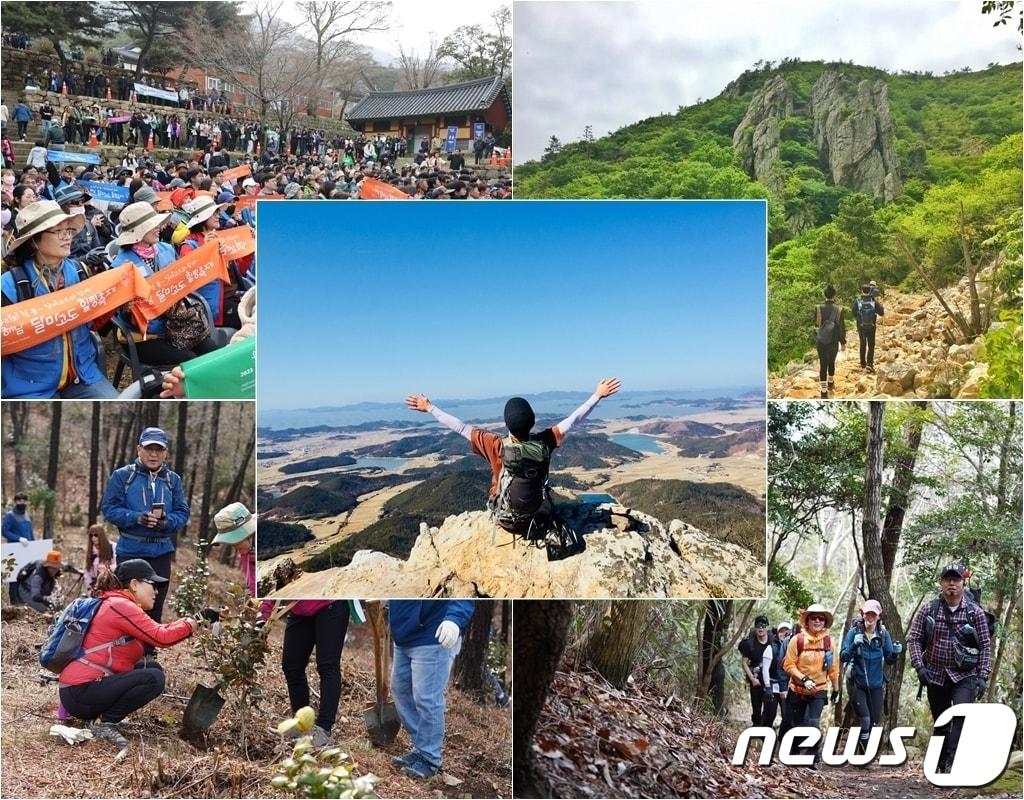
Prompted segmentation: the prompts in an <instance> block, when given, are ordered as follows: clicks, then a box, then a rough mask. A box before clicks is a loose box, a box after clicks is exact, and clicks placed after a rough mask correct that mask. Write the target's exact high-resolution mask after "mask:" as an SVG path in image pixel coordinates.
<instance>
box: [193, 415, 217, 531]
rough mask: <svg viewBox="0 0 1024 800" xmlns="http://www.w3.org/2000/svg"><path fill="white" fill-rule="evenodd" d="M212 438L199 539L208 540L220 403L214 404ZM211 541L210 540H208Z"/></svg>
mask: <svg viewBox="0 0 1024 800" xmlns="http://www.w3.org/2000/svg"><path fill="white" fill-rule="evenodd" d="M211 411H212V414H211V416H210V436H209V438H208V439H207V440H206V444H207V450H206V471H205V472H204V473H203V503H202V506H201V507H200V512H199V533H198V538H199V539H206V537H207V531H208V530H209V527H210V505H211V501H212V500H213V485H214V481H213V478H214V473H215V472H216V471H217V429H218V427H219V424H220V403H213V404H212V409H211ZM207 541H209V540H207Z"/></svg>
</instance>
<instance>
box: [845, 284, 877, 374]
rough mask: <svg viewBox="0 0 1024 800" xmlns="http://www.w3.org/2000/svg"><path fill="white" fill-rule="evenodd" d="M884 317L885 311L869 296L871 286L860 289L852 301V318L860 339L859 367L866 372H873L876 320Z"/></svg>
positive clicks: (866, 285) (874, 297)
mask: <svg viewBox="0 0 1024 800" xmlns="http://www.w3.org/2000/svg"><path fill="white" fill-rule="evenodd" d="M883 316H885V309H884V308H882V304H881V303H880V302H878V299H877V297H876V296H872V294H871V284H869V283H865V284H864V285H863V286H861V287H860V297H858V298H857V299H856V300H854V301H853V318H854V319H855V320H856V321H857V336H858V337H859V338H860V366H861V368H862V369H866V370H867V371H868V372H874V371H875V328H876V325H877V323H878V318H879V317H883Z"/></svg>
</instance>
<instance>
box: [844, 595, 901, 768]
mask: <svg viewBox="0 0 1024 800" xmlns="http://www.w3.org/2000/svg"><path fill="white" fill-rule="evenodd" d="M860 614H861V617H860V619H858V620H855V621H854V623H853V625H851V626H850V630H848V631H847V632H846V637H845V638H844V639H843V649H842V650H841V651H840V653H839V660H840V661H842V662H843V663H844V664H851V665H852V667H851V672H850V680H849V683H848V687H849V692H850V699H851V700H852V701H853V707H854V708H855V709H856V711H857V717H858V721H859V725H860V738H859V740H858V742H857V752H858V753H863V752H864V750H865V748H866V746H867V743H868V738H869V737H870V735H871V729H872V728H874V727H878V726H880V725H881V724H882V698H883V695H884V693H885V673H884V670H883V662H884V663H885V664H895V663H896V658H897V656H899V654H900V653H902V652H903V645H902V644H901V643H900V642H894V641H893V640H892V637H891V636H890V635H889V631H888V629H887V628H886V627H885V625H883V624H882V619H881V617H882V606H881V604H880V603H879V602H878V601H877V600H867V601H866V602H865V603H864V605H862V606H861V608H860Z"/></svg>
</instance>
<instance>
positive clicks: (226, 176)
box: [220, 164, 252, 181]
mask: <svg viewBox="0 0 1024 800" xmlns="http://www.w3.org/2000/svg"><path fill="white" fill-rule="evenodd" d="M247 175H252V167H250V166H249V165H248V164H242V165H241V166H239V167H232V168H231V169H226V170H224V171H223V172H222V173H221V174H220V177H221V179H222V180H225V181H233V180H234V179H235V178H244V177H246V176H247Z"/></svg>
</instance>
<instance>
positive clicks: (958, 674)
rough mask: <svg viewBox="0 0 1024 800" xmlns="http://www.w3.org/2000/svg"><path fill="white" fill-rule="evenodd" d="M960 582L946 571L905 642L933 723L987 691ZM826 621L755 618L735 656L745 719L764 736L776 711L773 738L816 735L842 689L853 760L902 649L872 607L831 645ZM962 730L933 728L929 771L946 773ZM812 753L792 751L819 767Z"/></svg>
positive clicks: (816, 612) (819, 614)
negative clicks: (933, 760)
mask: <svg viewBox="0 0 1024 800" xmlns="http://www.w3.org/2000/svg"><path fill="white" fill-rule="evenodd" d="M969 577H970V572H969V571H968V570H966V569H965V568H964V567H963V566H962V565H960V564H948V565H946V566H945V567H944V568H943V569H942V570H941V573H940V576H939V582H938V584H939V589H940V594H939V597H937V598H934V599H933V600H931V601H929V602H927V603H925V604H924V605H922V606H921V608H920V609H919V610H918V612H917V614H916V616H915V617H914V620H913V623H912V624H911V626H910V630H909V632H908V633H907V642H906V652H907V655H908V656H909V660H910V665H911V666H912V667H913V669H914V671H915V673H916V674H917V677H918V679H919V681H920V683H921V685H922V686H923V687H924V688H926V689H927V693H928V706H929V709H930V711H931V715H932V719H933V720H935V719H938V717H939V715H940V714H942V713H943V712H944V711H945V710H946V709H948V708H950V707H951V706H953V705H957V704H959V703H971V702H975V701H977V700H980V699H981V698H982V697H983V696H984V694H985V692H986V690H987V689H988V681H989V673H990V670H991V656H990V652H991V640H990V636H991V631H990V622H989V619H988V617H987V616H986V613H987V612H985V611H984V609H982V607H981V606H980V605H979V604H978V602H977V601H976V600H975V597H974V596H973V595H972V593H971V590H970V589H969V588H968V587H967V586H966V585H965V579H966V578H969ZM833 622H834V618H833V615H832V612H831V611H829V610H827V609H826V608H825V607H824V606H823V605H821V604H817V603H816V604H813V605H810V606H808V607H807V608H806V609H803V610H802V611H801V612H800V617H799V622H798V623H797V624H795V625H791V624H790V623H789V622H788V621H787V622H780V623H779V624H777V625H776V626H775V627H774V629H773V628H772V627H771V626H770V624H769V620H768V617H767V616H764V615H759V616H757V617H756V618H755V620H754V627H753V630H752V631H751V632H750V633H749V634H748V635H747V637H745V638H744V639H743V640H742V641H741V642H740V643H739V645H738V648H737V649H738V650H739V653H740V666H741V669H742V670H743V674H744V676H745V678H746V681H747V683H748V684H749V690H750V706H751V715H750V719H751V723H752V724H753V725H755V726H758V727H769V728H770V727H772V726H773V724H774V722H775V718H776V714H777V712H778V711H779V710H781V714H780V723H779V738H780V739H781V738H782V735H783V734H784V733H785V732H786V731H788V730H790V729H791V728H795V727H802V726H808V727H811V728H817V727H819V725H820V724H821V717H822V713H823V712H824V710H825V708H826V707H827V706H828V705H830V704H831V705H834V704H837V703H839V700H840V697H841V696H842V691H841V690H842V689H843V688H845V691H846V697H847V701H848V708H847V711H848V713H850V712H852V713H850V717H849V718H851V719H852V720H853V725H852V727H853V728H856V729H858V734H857V736H858V739H857V744H856V748H855V751H854V752H855V753H857V754H863V753H864V752H865V751H866V748H867V744H868V740H869V738H870V736H871V730H872V728H878V727H880V726H881V725H882V724H883V705H884V698H885V693H886V691H887V687H886V684H887V683H888V679H887V676H886V669H885V668H886V666H889V665H893V664H895V663H896V661H897V660H898V659H899V658H900V656H901V655H902V654H903V652H904V645H903V643H902V642H898V641H894V640H893V638H892V635H891V634H890V632H889V630H888V628H886V626H885V624H884V623H883V622H882V606H881V604H880V603H879V602H878V601H877V600H873V599H869V600H867V601H865V602H864V603H863V604H862V605H861V607H860V615H859V617H858V618H856V619H854V620H853V621H852V623H851V624H850V626H849V628H848V629H847V630H846V631H845V634H843V635H841V636H840V637H838V638H837V637H834V636H833V635H832V633H831V628H832V625H833ZM844 675H845V685H843V676H844ZM919 696H920V695H919ZM962 727H963V719H962V718H958V719H956V720H954V721H953V722H952V723H949V724H947V725H943V726H941V727H940V728H936V729H935V735H937V736H944V737H945V738H944V741H943V747H942V752H941V754H940V757H939V762H938V768H937V769H938V772H940V773H946V772H949V770H950V768H951V765H952V763H953V759H954V757H955V755H956V750H957V744H958V742H959V740H960V732H961V729H962ZM851 735H852V731H851ZM820 751H821V746H820V744H818V745H816V746H814V747H812V748H805V749H803V750H801V752H803V753H804V754H811V753H813V763H812V764H811V768H812V769H817V767H818V764H819V763H820V760H821V756H820ZM869 763H870V762H869ZM864 766H867V764H865V765H864Z"/></svg>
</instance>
